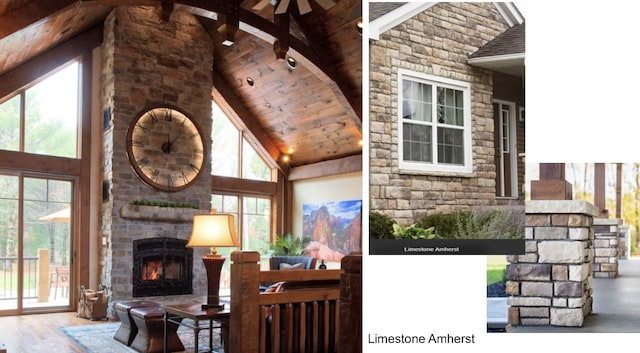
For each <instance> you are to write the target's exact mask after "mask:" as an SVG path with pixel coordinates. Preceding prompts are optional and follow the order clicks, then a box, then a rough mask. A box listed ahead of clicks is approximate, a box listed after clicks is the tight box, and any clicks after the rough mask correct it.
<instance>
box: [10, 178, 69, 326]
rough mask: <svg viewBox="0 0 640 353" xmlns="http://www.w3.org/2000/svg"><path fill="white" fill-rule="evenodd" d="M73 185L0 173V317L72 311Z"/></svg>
mask: <svg viewBox="0 0 640 353" xmlns="http://www.w3.org/2000/svg"><path fill="white" fill-rule="evenodd" d="M72 190H73V182H72V181H70V180H60V179H53V178H44V177H34V176H24V175H20V174H16V175H11V174H0V313H16V314H20V313H23V312H28V311H37V310H42V309H44V308H46V309H47V310H49V309H51V308H55V307H65V308H66V307H70V306H71V299H70V298H71V297H72V296H71V295H70V294H71V293H70V292H69V291H70V288H74V287H73V285H72V283H73V282H72V278H71V273H72V271H71V270H70V269H71V263H72V257H71V250H70V249H71V229H73V228H72V227H71V222H72V219H71V214H72V212H70V210H71V206H72V196H73V195H72Z"/></svg>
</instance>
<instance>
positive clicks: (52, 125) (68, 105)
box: [0, 61, 79, 158]
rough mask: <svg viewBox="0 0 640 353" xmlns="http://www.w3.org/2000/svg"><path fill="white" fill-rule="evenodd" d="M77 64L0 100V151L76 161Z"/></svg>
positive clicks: (70, 65) (69, 65) (67, 66)
mask: <svg viewBox="0 0 640 353" xmlns="http://www.w3.org/2000/svg"><path fill="white" fill-rule="evenodd" d="M78 77H79V64H78V62H77V61H73V62H71V63H70V64H68V65H66V66H64V67H62V68H61V69H59V70H57V71H55V72H54V73H52V74H51V75H49V76H47V77H46V78H44V79H42V80H40V81H38V82H36V83H35V84H33V85H31V86H29V87H28V88H25V89H22V90H19V91H18V92H16V94H15V95H12V96H10V97H7V98H6V99H4V100H2V99H0V149H3V150H9V151H16V152H27V153H34V154H41V155H48V156H57V157H69V158H78V126H79V124H78V106H79V105H78V95H79V94H78V92H79V90H78V87H79V86H78Z"/></svg>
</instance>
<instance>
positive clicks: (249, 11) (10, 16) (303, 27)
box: [0, 0, 362, 168]
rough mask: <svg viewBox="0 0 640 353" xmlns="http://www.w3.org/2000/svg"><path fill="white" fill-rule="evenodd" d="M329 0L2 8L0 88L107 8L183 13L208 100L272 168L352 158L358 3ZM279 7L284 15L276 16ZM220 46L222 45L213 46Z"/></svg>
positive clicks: (358, 74)
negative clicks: (233, 118)
mask: <svg viewBox="0 0 640 353" xmlns="http://www.w3.org/2000/svg"><path fill="white" fill-rule="evenodd" d="M333 1H334V2H335V5H332V6H330V7H328V8H325V7H326V6H321V4H322V5H326V4H327V3H330V2H331V1H328V0H291V1H288V0H272V3H269V2H268V1H266V0H265V1H261V0H232V1H225V0H177V1H172V0H83V1H80V0H75V1H74V0H4V1H2V2H0V82H1V81H2V78H3V76H7V75H6V74H7V73H10V72H11V70H14V69H15V68H17V67H19V66H20V65H22V64H23V63H25V62H27V61H28V60H30V59H33V58H35V57H37V56H38V55H40V54H42V53H44V52H46V51H47V50H50V49H52V48H54V47H56V46H58V45H60V44H61V43H64V42H65V41H69V40H73V38H74V37H76V36H78V35H80V34H82V33H83V32H85V31H87V30H89V29H91V28H93V27H94V26H96V25H101V23H102V22H103V21H104V19H105V18H106V17H107V15H108V14H109V13H110V12H111V11H112V10H113V8H114V7H115V6H155V7H157V8H158V14H159V16H164V17H165V18H167V17H168V16H170V14H171V12H172V11H188V12H190V13H192V14H193V15H194V16H196V18H198V20H199V21H200V23H201V24H202V25H203V27H204V28H205V29H206V30H207V31H208V32H209V33H210V35H211V37H212V38H213V40H214V43H215V49H214V52H215V54H214V55H215V57H214V68H213V69H214V86H215V87H214V92H212V94H214V96H215V95H219V96H221V97H223V98H224V99H225V101H227V102H228V103H229V104H230V106H231V107H232V108H233V109H234V110H235V112H236V113H237V114H238V116H239V117H240V118H241V119H242V120H243V122H244V125H246V126H247V128H248V129H250V131H251V132H252V134H253V136H255V139H256V140H258V141H259V142H260V143H261V144H262V145H263V146H264V147H265V150H266V151H267V153H268V154H269V155H270V156H271V157H272V158H273V159H274V160H275V161H277V162H278V163H280V165H281V166H284V167H286V168H293V167H297V166H303V165H308V164H313V163H318V162H323V161H328V160H335V159H338V158H342V157H349V156H359V155H361V145H360V141H361V138H362V108H361V94H362V37H361V36H360V34H359V32H358V29H357V27H358V23H359V22H360V21H361V14H362V9H361V7H362V1H361V0H333ZM281 2H282V3H281ZM287 2H289V6H288V7H287V8H286V9H287V11H286V12H285V13H284V14H276V13H275V12H276V10H277V9H278V8H280V9H282V8H284V4H286V3H287ZM259 3H261V4H260V5H259V6H256V5H257V4H259ZM273 3H275V6H274V5H273ZM306 4H308V5H309V7H308V8H307V7H306V6H305V5H306ZM280 5H283V6H280ZM256 7H258V8H259V9H255V8H256ZM300 9H302V11H300ZM305 9H306V10H309V9H310V10H311V11H310V12H308V13H304V12H305ZM301 12H303V13H304V14H300V13H301ZM223 28H224V29H226V31H225V30H222V29H223ZM235 28H237V30H236V31H234V29H235ZM229 39H230V40H231V41H233V44H232V45H225V44H223V42H224V41H225V40H229ZM227 44H228V43H227ZM276 53H279V54H276ZM289 57H291V58H293V59H294V60H295V61H296V64H295V68H292V67H291V66H290V65H288V63H287V59H288V58H289ZM248 78H251V79H252V80H253V85H250V84H249V82H248V80H247V79H248ZM0 101H2V97H0ZM291 151H293V153H292V154H291V156H290V161H289V162H286V163H285V162H283V161H282V157H283V156H284V155H288V154H290V152H291Z"/></svg>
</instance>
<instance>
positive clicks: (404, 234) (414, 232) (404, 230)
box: [393, 224, 436, 239]
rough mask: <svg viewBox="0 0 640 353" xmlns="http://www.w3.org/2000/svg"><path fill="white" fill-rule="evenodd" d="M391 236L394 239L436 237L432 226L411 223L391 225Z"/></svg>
mask: <svg viewBox="0 0 640 353" xmlns="http://www.w3.org/2000/svg"><path fill="white" fill-rule="evenodd" d="M393 237H394V238H396V239H433V238H435V237H436V233H434V228H433V227H431V228H421V227H418V226H416V225H415V224H412V225H410V226H408V227H402V226H399V225H397V224H394V225H393Z"/></svg>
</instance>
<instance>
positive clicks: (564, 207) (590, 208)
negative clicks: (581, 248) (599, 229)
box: [524, 200, 600, 216]
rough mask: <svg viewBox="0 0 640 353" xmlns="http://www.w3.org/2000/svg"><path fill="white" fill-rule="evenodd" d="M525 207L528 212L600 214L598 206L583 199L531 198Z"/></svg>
mask: <svg viewBox="0 0 640 353" xmlns="http://www.w3.org/2000/svg"><path fill="white" fill-rule="evenodd" d="M524 207H525V212H526V213H527V214H586V215H591V216H597V215H598V214H600V212H599V210H598V208H597V207H596V206H594V205H593V204H591V203H589V202H587V201H581V200H531V201H525V203H524Z"/></svg>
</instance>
